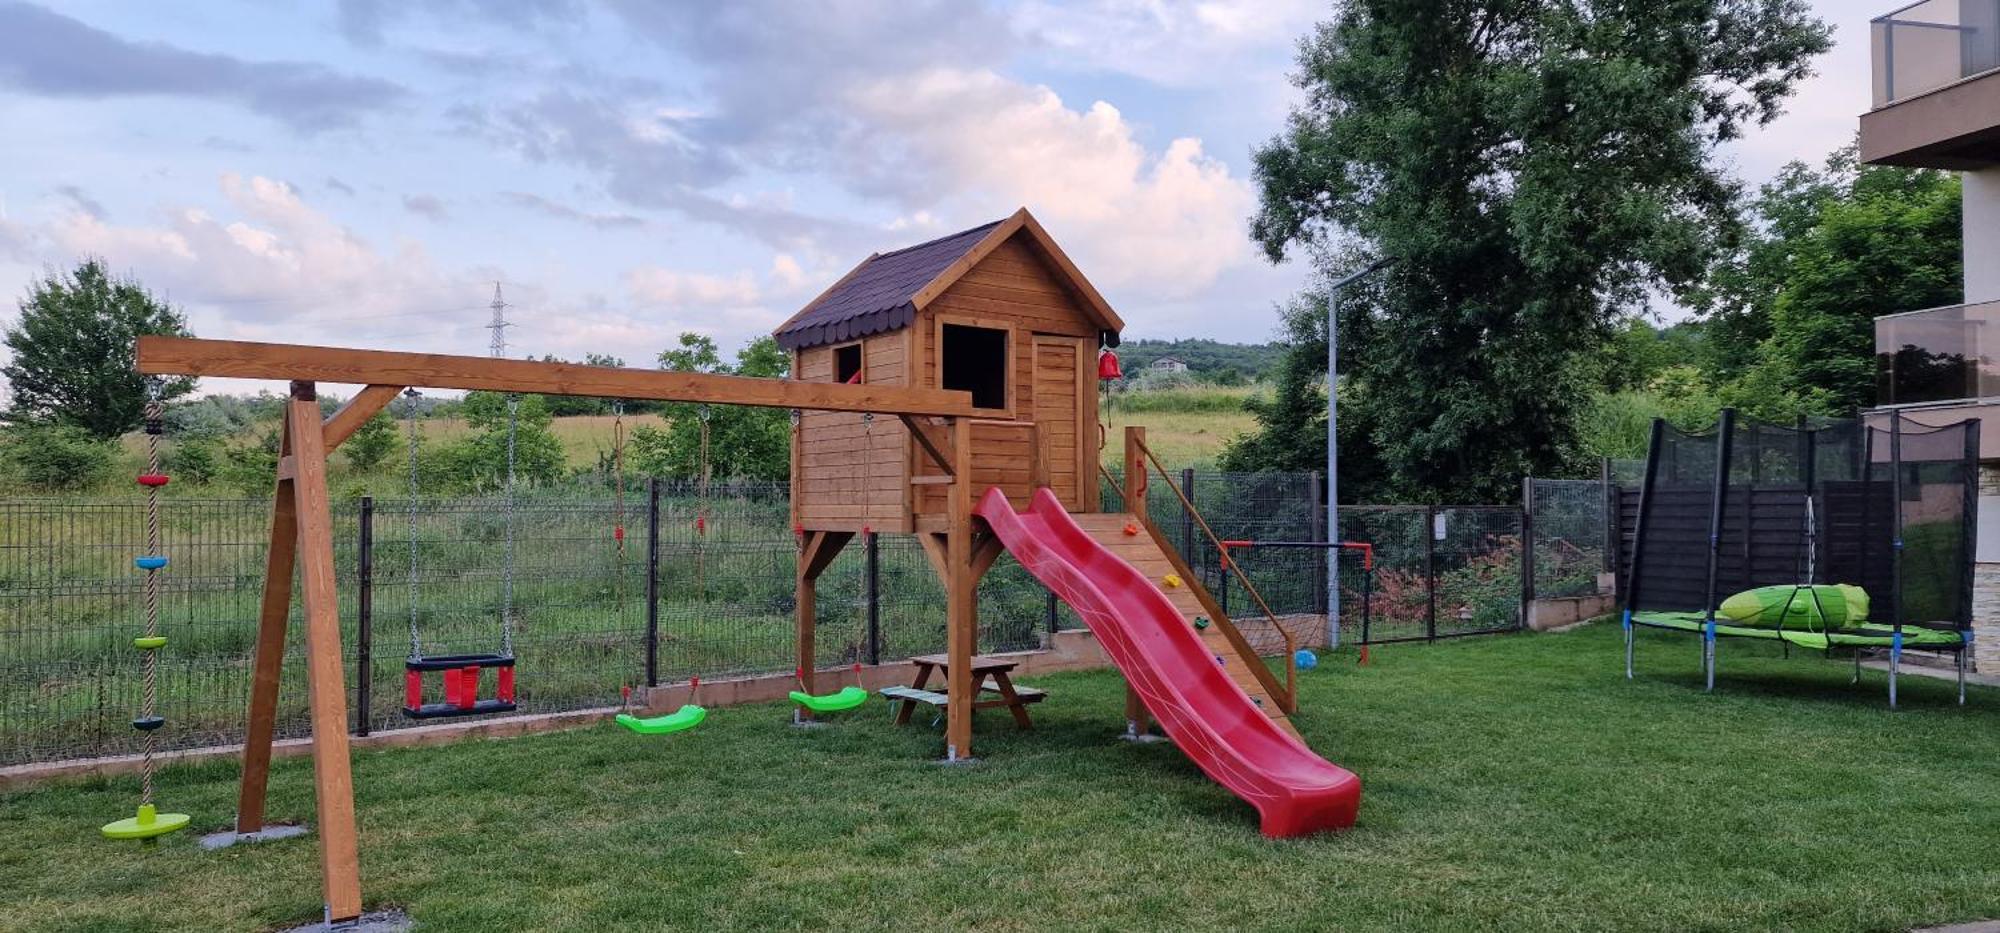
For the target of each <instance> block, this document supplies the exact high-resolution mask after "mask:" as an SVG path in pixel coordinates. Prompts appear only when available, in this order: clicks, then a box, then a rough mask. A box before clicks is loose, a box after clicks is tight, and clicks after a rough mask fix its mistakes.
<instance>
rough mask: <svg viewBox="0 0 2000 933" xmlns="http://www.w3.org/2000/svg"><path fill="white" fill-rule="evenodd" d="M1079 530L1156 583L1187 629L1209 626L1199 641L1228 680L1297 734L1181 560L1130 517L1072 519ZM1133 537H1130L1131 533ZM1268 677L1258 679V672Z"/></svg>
mask: <svg viewBox="0 0 2000 933" xmlns="http://www.w3.org/2000/svg"><path fill="white" fill-rule="evenodd" d="M1070 518H1072V519H1074V520H1075V521H1076V523H1077V526H1078V527H1080V528H1082V529H1083V530H1084V531H1085V532H1086V533H1088V534H1089V535H1090V536H1091V538H1093V539H1095V540H1096V541H1097V543H1098V544H1100V545H1103V547H1104V549H1105V550H1108V551H1110V552H1111V553H1113V554H1115V555H1117V556H1118V558H1119V559H1120V560H1123V561H1124V562H1126V563H1128V564H1131V565H1132V567H1133V569H1136V570H1138V571H1139V572H1140V573H1142V574H1144V575H1145V576H1146V578H1147V579H1149V580H1151V581H1153V585H1154V586H1155V587H1158V588H1159V590H1160V592H1162V593H1165V594H1166V597H1167V599H1168V600H1169V601H1170V602H1172V603H1173V604H1174V608H1175V609H1178V610H1180V612H1181V618H1182V619H1184V620H1186V622H1187V624H1188V625H1189V626H1194V625H1195V622H1196V620H1197V619H1200V620H1205V621H1206V622H1207V625H1206V626H1203V627H1199V628H1197V631H1198V632H1199V634H1200V635H1201V640H1202V642H1203V643H1204V644H1206V645H1207V646H1208V650H1209V653H1211V654H1213V655H1215V656H1216V657H1218V658H1221V659H1222V666H1223V670H1225V671H1227V672H1228V674H1229V679H1231V680H1234V681H1235V682H1236V684H1237V686H1240V687H1242V688H1243V692H1244V693H1247V694H1249V695H1250V701H1251V702H1252V703H1255V704H1257V708H1258V709H1261V710H1263V711H1264V715H1265V716H1268V717H1270V718H1271V720H1272V721H1274V722H1276V723H1277V724H1278V725H1279V726H1280V727H1282V728H1283V729H1284V730H1285V731H1287V732H1290V733H1291V734H1292V735H1294V736H1297V735H1298V734H1299V732H1298V730H1297V729H1296V728H1293V726H1292V723H1291V719H1290V718H1289V717H1288V716H1286V715H1285V709H1284V704H1283V702H1282V701H1281V698H1280V696H1279V695H1278V694H1277V693H1276V692H1274V691H1273V690H1272V689H1271V686H1272V685H1271V683H1269V682H1268V680H1269V679H1270V678H1271V673H1270V668H1269V667H1267V666H1265V664H1264V660H1263V659H1262V658H1260V657H1258V656H1257V655H1256V653H1255V651H1254V650H1246V649H1248V648H1249V645H1248V643H1247V642H1245V641H1243V640H1242V639H1241V638H1240V637H1239V638H1231V637H1230V634H1231V633H1232V632H1234V631H1235V624H1234V623H1233V622H1231V621H1230V620H1229V618H1228V617H1227V616H1225V615H1223V614H1222V613H1221V606H1220V605H1218V604H1217V603H1216V601H1215V599H1214V597H1213V596H1211V595H1209V592H1208V590H1207V589H1205V588H1203V587H1202V585H1201V580H1200V579H1198V578H1197V575H1196V574H1194V573H1192V572H1191V569H1190V568H1189V567H1187V566H1186V564H1185V563H1183V562H1182V561H1181V559H1180V557H1179V555H1177V554H1174V553H1172V551H1171V550H1170V548H1168V547H1167V546H1165V545H1163V544H1162V543H1161V541H1160V539H1159V538H1158V537H1156V536H1155V532H1154V530H1153V529H1152V528H1150V527H1149V526H1148V523H1147V522H1146V521H1145V520H1143V519H1141V518H1139V517H1138V516H1136V515H1133V514H1132V513H1130V512H1100V513H1094V514H1081V515H1071V516H1070ZM1128 528H1129V529H1131V530H1132V533H1128V532H1127V529H1128ZM1169 574H1172V575H1173V576H1174V577H1176V578H1177V579H1179V580H1180V585H1179V586H1168V585H1166V584H1165V583H1164V582H1163V581H1164V580H1165V579H1166V578H1167V576H1168V575H1169ZM1260 671H1261V672H1262V673H1263V674H1264V676H1263V677H1259V676H1258V674H1259V672H1260Z"/></svg>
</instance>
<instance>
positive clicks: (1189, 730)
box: [975, 489, 1361, 836]
mask: <svg viewBox="0 0 2000 933" xmlns="http://www.w3.org/2000/svg"><path fill="white" fill-rule="evenodd" d="M975 514H977V515H978V516H979V517H980V518H983V519H985V520H986V523H987V524H988V525H991V526H992V527H993V532H994V534H996V535H998V536H999V538H1000V543H1002V544H1004V545H1006V547H1007V550H1008V552H1009V553H1011V554H1013V555H1014V558H1015V559H1016V560H1018V561H1020V562H1021V566H1022V567H1025V568H1027V570H1028V572H1029V573H1031V574H1034V576H1035V579H1037V580H1040V581H1042V583H1043V585H1045V586H1047V587H1048V588H1049V589H1050V590H1052V591H1054V592H1055V594H1056V595H1057V596H1060V597H1062V599H1063V601H1064V602H1067V603H1069V605H1070V607H1071V608H1073V609H1075V610H1076V612H1077V614H1078V615H1080V616H1082V617H1083V619H1084V621H1085V622H1086V623H1088V624H1089V625H1090V630H1091V631H1092V632H1093V633H1095V634H1096V636H1097V641H1098V643H1099V644H1101V645H1103V646H1104V650H1105V652H1106V653H1107V654H1109V655H1110V656H1111V660H1112V662H1113V663H1115V664H1117V665H1118V669H1119V670H1120V671H1122V672H1124V674H1125V679H1126V681H1127V682H1129V683H1130V684H1131V685H1132V686H1133V688H1134V689H1136V690H1137V691H1138V693H1139V697H1140V699H1141V700H1143V701H1144V702H1145V704H1146V710H1147V711H1148V712H1150V713H1152V715H1153V718H1154V719H1157V720H1159V722H1160V724H1161V725H1162V726H1165V727H1166V730H1167V734H1168V735H1169V736H1171V737H1172V738H1173V740H1174V744H1175V745H1177V746H1179V747H1180V749H1181V751H1182V752H1184V753H1186V755H1187V756H1188V757H1189V758H1191V759H1193V760H1194V763H1195V764H1196V765H1197V766H1199V767H1200V768H1201V770H1202V771H1203V772H1205V773H1207V774H1208V776H1209V777H1211V778H1214V779H1215V781H1216V783H1219V784H1221V785H1222V786H1224V787H1227V788H1229V790H1230V792H1232V793H1234V794H1236V796H1238V797H1241V798H1243V799H1244V800H1247V801H1249V802H1250V805H1251V806H1253V807H1256V808H1257V815H1258V816H1259V817H1260V819H1261V824H1262V825H1261V828H1262V829H1263V832H1264V835H1266V836H1302V835H1305V834H1307V833H1314V832H1319V831H1322V830H1329V829H1345V828H1346V827H1348V826H1352V825H1353V824H1354V813H1355V811H1356V810H1357V809H1359V808H1360V806H1361V779H1360V778H1357V777H1355V776H1354V774H1353V772H1350V771H1348V770H1347V769H1345V768H1342V767H1340V766H1339V765H1336V764H1333V763H1332V762H1329V761H1327V760H1326V759H1324V758H1321V757H1319V756H1318V755H1316V754H1313V750H1312V749H1310V748H1307V747H1306V746H1305V743H1303V742H1300V741H1299V740H1298V739H1297V738H1294V737H1293V736H1292V735H1290V734H1289V733H1287V732H1285V731H1284V730H1283V729H1280V728H1279V727H1278V725H1277V724H1276V723H1274V722H1272V721H1271V720H1270V719H1269V718H1268V717H1266V716H1265V715H1264V713H1263V711H1262V710H1259V709H1258V708H1257V706H1256V705H1255V704H1253V703H1251V702H1250V696H1249V694H1246V693H1244V692H1243V688H1242V687H1239V686H1237V685H1236V682H1235V681H1233V680H1231V679H1230V678H1229V675H1228V674H1227V673H1225V672H1224V671H1223V669H1222V664H1221V663H1220V662H1219V660H1218V659H1217V658H1216V656H1215V655H1214V654H1213V653H1211V652H1210V651H1209V648H1208V646H1207V645H1206V644H1204V643H1203V642H1202V639H1201V636H1200V635H1199V634H1197V633H1196V632H1195V630H1194V627H1193V626H1191V625H1189V624H1188V621H1187V620H1186V619H1185V618H1183V617H1182V616H1181V613H1180V611H1179V610H1177V609H1175V608H1174V605H1173V603H1172V602H1170V601H1168V599H1167V597H1166V594H1164V593H1162V592H1160V590H1159V589H1158V588H1157V587H1156V586H1155V585H1154V583H1153V581H1152V580H1151V579H1149V578H1147V577H1146V576H1145V575H1144V574H1141V573H1140V572H1139V571H1137V570H1135V569H1133V567H1132V565H1131V564H1128V563H1126V562H1124V561H1123V560H1120V559H1119V558H1118V556H1117V555H1115V554H1112V553H1111V552H1110V551H1107V550H1105V549H1104V547H1103V546H1101V545H1099V544H1098V543H1097V542H1096V541H1095V540H1093V539H1092V538H1091V537H1090V535H1089V534H1088V533H1086V532H1085V531H1084V530H1083V529H1082V528H1079V527H1077V524H1076V522H1075V521H1073V520H1071V519H1070V517H1069V513H1068V512H1067V511H1066V510H1065V509H1064V508H1063V506H1062V503H1061V502H1060V501H1058V500H1057V499H1056V497H1055V494H1054V493H1052V492H1050V491H1049V490H1048V489H1040V490H1037V491H1036V492H1035V498H1034V502H1033V504H1032V507H1031V508H1030V509H1029V510H1028V511H1027V512H1024V513H1016V512H1015V511H1014V507H1013V505H1012V504H1010V503H1009V502H1008V501H1007V496H1006V495H1005V494H1004V493H1002V492H1001V491H1000V490H999V489H989V490H987V491H986V496H985V498H982V499H981V500H979V507H978V509H976V510H975Z"/></svg>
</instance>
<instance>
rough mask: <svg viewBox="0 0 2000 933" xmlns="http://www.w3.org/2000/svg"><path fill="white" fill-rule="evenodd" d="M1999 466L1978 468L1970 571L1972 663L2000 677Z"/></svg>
mask: <svg viewBox="0 0 2000 933" xmlns="http://www.w3.org/2000/svg"><path fill="white" fill-rule="evenodd" d="M1996 539H2000V462H1995V461H1986V462H1984V463H1981V464H1980V465H1979V542H1978V549H1977V552H1976V555H1975V563H1974V564H1973V571H1972V633H1973V642H1972V646H1973V651H1972V663H1973V667H1974V669H1975V670H1978V671H1981V672H1983V673H1987V674H1993V673H2000V546H1996V544H2000V542H1997V541H1996Z"/></svg>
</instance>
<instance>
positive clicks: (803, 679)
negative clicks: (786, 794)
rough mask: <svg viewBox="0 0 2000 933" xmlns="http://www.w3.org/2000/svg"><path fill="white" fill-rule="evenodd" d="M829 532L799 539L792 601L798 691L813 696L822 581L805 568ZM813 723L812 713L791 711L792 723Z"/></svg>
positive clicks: (814, 532) (799, 709)
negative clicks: (795, 628)
mask: <svg viewBox="0 0 2000 933" xmlns="http://www.w3.org/2000/svg"><path fill="white" fill-rule="evenodd" d="M825 534H826V532H824V531H807V532H803V533H802V536H801V537H800V539H799V566H798V577H797V580H798V594H797V597H796V598H795V599H794V600H793V603H794V604H795V605H796V611H797V613H798V629H799V631H798V674H799V689H800V690H804V691H805V692H807V693H811V692H813V667H814V665H813V658H814V657H815V656H816V652H817V651H818V650H819V649H818V648H817V647H815V645H814V639H815V636H816V635H817V634H818V633H817V632H816V631H815V630H816V629H817V628H818V627H819V580H818V579H817V578H815V577H813V576H811V575H810V574H808V573H806V564H807V563H808V562H809V561H810V560H811V559H812V553H813V549H814V547H815V546H817V545H818V544H819V542H820V539H821V537H822V536H823V535H825ZM811 719H812V710H809V709H806V708H805V707H802V706H801V707H798V708H795V709H793V710H792V721H793V722H807V721H810V720H811Z"/></svg>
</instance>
